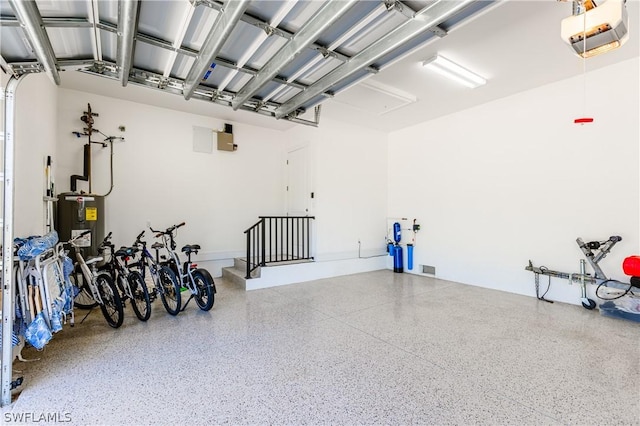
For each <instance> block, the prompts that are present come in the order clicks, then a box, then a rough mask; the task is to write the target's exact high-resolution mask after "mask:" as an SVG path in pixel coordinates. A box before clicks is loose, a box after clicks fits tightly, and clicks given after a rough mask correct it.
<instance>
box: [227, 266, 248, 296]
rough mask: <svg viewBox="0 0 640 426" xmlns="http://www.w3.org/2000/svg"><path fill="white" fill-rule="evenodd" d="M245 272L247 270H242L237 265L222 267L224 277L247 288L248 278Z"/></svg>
mask: <svg viewBox="0 0 640 426" xmlns="http://www.w3.org/2000/svg"><path fill="white" fill-rule="evenodd" d="M245 274H246V271H242V270H240V269H238V268H236V267H235V266H228V267H226V268H222V278H223V279H226V280H227V281H231V282H232V283H234V284H237V285H238V286H239V287H241V288H242V289H244V290H246V289H247V279H246V278H245Z"/></svg>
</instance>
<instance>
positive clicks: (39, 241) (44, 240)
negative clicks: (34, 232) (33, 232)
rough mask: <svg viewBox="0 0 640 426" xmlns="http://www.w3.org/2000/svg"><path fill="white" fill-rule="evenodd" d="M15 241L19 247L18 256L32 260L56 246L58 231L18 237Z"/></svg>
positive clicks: (21, 258)
mask: <svg viewBox="0 0 640 426" xmlns="http://www.w3.org/2000/svg"><path fill="white" fill-rule="evenodd" d="M13 242H14V244H15V245H16V246H17V247H18V251H17V255H18V258H19V259H20V260H30V259H33V258H35V257H36V256H38V255H40V254H42V253H44V252H45V251H47V250H49V249H51V248H53V247H55V246H56V244H57V243H58V233H57V232H56V231H51V232H49V233H48V234H46V235H43V236H42V237H28V238H16V239H15V240H13Z"/></svg>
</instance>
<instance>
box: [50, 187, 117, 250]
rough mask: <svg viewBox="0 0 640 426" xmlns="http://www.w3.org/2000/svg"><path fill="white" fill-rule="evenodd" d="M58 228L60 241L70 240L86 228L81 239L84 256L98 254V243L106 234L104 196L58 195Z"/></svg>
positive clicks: (70, 193) (68, 193)
mask: <svg viewBox="0 0 640 426" xmlns="http://www.w3.org/2000/svg"><path fill="white" fill-rule="evenodd" d="M57 205H58V209H57V214H56V230H57V231H58V236H59V238H60V241H69V240H70V239H71V238H74V237H77V236H78V235H79V234H81V233H82V232H84V231H86V230H91V232H90V233H89V234H87V235H86V236H84V237H83V238H82V239H81V240H79V243H80V244H79V245H80V247H79V248H80V250H81V252H82V256H83V257H85V258H87V257H89V256H97V255H98V245H99V244H100V243H101V242H102V240H103V239H104V236H105V226H104V197H103V196H101V195H90V194H77V193H73V192H65V193H63V194H59V195H58V202H57Z"/></svg>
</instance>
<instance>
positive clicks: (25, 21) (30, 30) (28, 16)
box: [9, 0, 60, 86]
mask: <svg viewBox="0 0 640 426" xmlns="http://www.w3.org/2000/svg"><path fill="white" fill-rule="evenodd" d="M9 4H11V7H12V8H13V10H14V12H15V14H16V17H17V18H18V20H19V21H20V25H21V26H22V28H23V29H24V31H25V33H26V34H27V38H28V39H29V43H30V44H31V47H32V48H33V51H34V53H35V55H36V58H38V61H39V62H40V63H41V64H42V66H43V67H44V70H45V72H46V73H47V76H48V77H49V79H51V81H53V83H54V84H55V85H56V86H57V85H60V74H59V73H58V64H57V62H56V55H55V53H54V51H53V47H52V46H51V40H49V36H48V35H47V31H46V30H45V29H44V24H43V23H42V16H40V11H39V10H38V6H36V3H35V1H33V0H9Z"/></svg>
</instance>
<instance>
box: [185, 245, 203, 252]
mask: <svg viewBox="0 0 640 426" xmlns="http://www.w3.org/2000/svg"><path fill="white" fill-rule="evenodd" d="M198 250H200V246H199V245H198V244H187V245H186V246H184V247H182V251H183V252H185V253H191V252H197V251H198Z"/></svg>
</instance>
